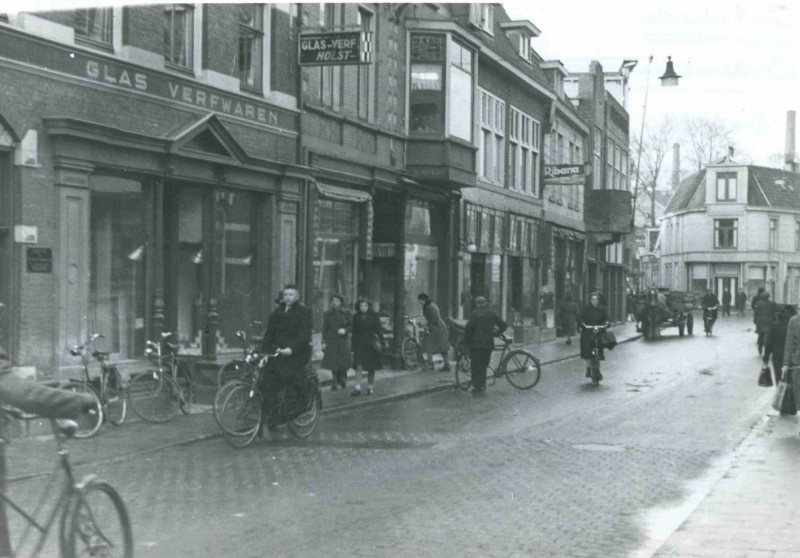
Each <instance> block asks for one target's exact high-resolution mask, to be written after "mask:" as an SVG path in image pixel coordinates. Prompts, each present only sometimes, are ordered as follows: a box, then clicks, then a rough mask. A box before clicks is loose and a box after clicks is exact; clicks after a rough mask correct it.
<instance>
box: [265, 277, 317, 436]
mask: <svg viewBox="0 0 800 558" xmlns="http://www.w3.org/2000/svg"><path fill="white" fill-rule="evenodd" d="M281 297H282V300H281V302H280V303H279V305H278V307H277V308H276V309H275V310H273V311H272V314H270V316H269V321H268V322H267V331H266V332H264V339H263V341H262V343H261V350H262V352H264V353H267V354H270V355H271V354H275V353H276V352H278V353H279V356H278V357H277V358H273V359H270V361H269V364H268V366H267V370H265V374H264V375H263V376H262V385H261V393H262V394H263V396H264V406H265V409H266V410H268V411H269V413H270V414H269V416H268V417H267V428H270V427H274V426H275V425H276V423H277V411H278V392H279V391H280V389H281V388H282V387H288V386H289V385H291V384H294V385H296V386H298V387H299V388H300V390H301V392H302V393H303V394H304V395H305V367H306V365H307V364H308V363H309V361H310V360H311V309H310V308H308V307H307V306H306V305H305V304H303V303H302V302H300V291H299V290H298V289H297V286H295V285H286V286H285V287H284V288H283V292H282V293H281Z"/></svg>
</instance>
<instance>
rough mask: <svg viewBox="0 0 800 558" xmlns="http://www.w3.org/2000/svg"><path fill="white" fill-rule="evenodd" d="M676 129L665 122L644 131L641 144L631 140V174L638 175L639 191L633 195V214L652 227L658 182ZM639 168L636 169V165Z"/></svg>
mask: <svg viewBox="0 0 800 558" xmlns="http://www.w3.org/2000/svg"><path fill="white" fill-rule="evenodd" d="M674 135H675V129H674V126H673V124H672V121H671V120H664V121H663V122H661V124H659V125H658V126H657V127H655V128H648V127H645V131H644V137H643V138H642V142H641V144H640V143H639V139H635V140H634V144H633V153H632V154H631V161H632V162H633V172H634V173H636V174H638V176H634V180H638V184H639V191H638V192H635V195H636V199H635V200H634V203H635V205H634V208H635V211H636V212H638V213H639V214H640V215H642V216H643V217H644V218H645V220H646V221H649V223H650V226H651V227H655V226H656V200H657V197H658V195H657V192H658V185H659V179H660V178H661V171H662V169H663V166H664V161H665V159H666V158H667V156H668V155H669V153H670V149H671V146H672V139H673V137H674ZM638 161H641V162H640V163H639V165H640V167H641V168H636V162H638Z"/></svg>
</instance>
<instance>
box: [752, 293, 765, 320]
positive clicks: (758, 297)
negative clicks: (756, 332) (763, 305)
mask: <svg viewBox="0 0 800 558" xmlns="http://www.w3.org/2000/svg"><path fill="white" fill-rule="evenodd" d="M763 296H764V287H759V288H758V292H757V293H756V295H755V296H754V297H753V300H752V301H751V302H750V308H752V309H753V323H756V306H758V303H759V301H761V298H762V297H763Z"/></svg>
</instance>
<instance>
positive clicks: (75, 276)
mask: <svg viewBox="0 0 800 558" xmlns="http://www.w3.org/2000/svg"><path fill="white" fill-rule="evenodd" d="M291 12H292V8H291V7H290V6H289V5H273V6H266V5H257V4H247V5H215V4H203V5H200V4H188V5H186V4H174V5H173V4H168V5H154V6H130V7H115V8H95V9H80V10H72V11H60V12H40V13H35V14H33V13H8V14H3V15H1V16H0V93H1V95H0V98H2V101H0V199H2V205H0V258H2V261H0V270H2V272H0V273H2V275H1V276H0V302H3V304H4V310H5V311H4V312H3V314H2V316H3V317H2V319H3V324H2V332H3V337H4V339H3V343H4V344H6V345H7V346H8V347H9V349H10V351H11V354H12V356H13V359H14V362H15V364H16V365H17V366H20V367H28V368H27V369H28V370H29V371H35V372H36V375H38V376H39V377H47V376H50V375H54V376H58V375H69V374H70V373H71V370H70V368H72V367H74V366H75V365H76V364H77V363H76V362H75V360H76V359H74V358H73V357H71V356H70V355H69V353H68V352H67V351H66V350H65V348H66V347H68V346H71V345H74V344H77V343H81V342H83V341H85V339H86V336H87V334H88V333H91V332H99V333H102V334H103V335H105V342H104V345H102V346H99V347H98V348H102V349H103V350H107V351H109V352H111V353H112V358H113V359H115V360H120V361H136V360H138V359H141V357H142V352H143V348H144V341H145V339H148V338H153V337H156V336H158V335H159V333H160V332H162V331H174V332H176V333H177V341H178V343H179V344H180V349H181V352H183V353H186V354H190V355H194V356H195V357H196V358H197V359H199V360H203V361H214V360H216V359H217V358H219V357H220V356H222V355H225V354H227V353H229V352H232V351H240V350H241V349H240V348H239V346H238V342H237V340H236V338H235V335H234V333H235V331H236V330H237V329H240V328H246V327H247V324H248V323H250V322H252V321H254V320H261V321H265V320H266V316H267V315H268V313H269V311H271V309H272V307H273V304H272V300H273V298H274V297H275V294H276V292H277V291H278V289H279V288H280V286H281V285H282V284H283V283H285V282H288V281H297V280H298V270H299V269H301V261H300V258H299V257H298V248H299V247H300V246H301V243H302V240H303V235H302V231H303V225H304V222H303V219H304V215H303V211H302V208H303V207H304V202H305V200H304V195H305V193H304V192H305V191H306V190H305V188H304V184H305V183H306V180H308V178H309V176H308V173H307V172H306V171H305V169H304V168H302V167H301V166H299V165H298V162H299V140H298V137H299V112H298V110H297V108H296V107H297V86H298V82H297V73H296V43H295V37H293V36H292V35H293V33H294V30H293V28H292V26H291V25H290V24H289V20H290V18H291V17H292V13H291Z"/></svg>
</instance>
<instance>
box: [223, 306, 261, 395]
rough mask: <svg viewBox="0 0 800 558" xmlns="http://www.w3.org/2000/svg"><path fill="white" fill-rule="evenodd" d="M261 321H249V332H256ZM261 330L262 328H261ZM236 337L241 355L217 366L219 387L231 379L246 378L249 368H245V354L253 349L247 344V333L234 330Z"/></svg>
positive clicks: (259, 327)
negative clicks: (239, 342)
mask: <svg viewBox="0 0 800 558" xmlns="http://www.w3.org/2000/svg"><path fill="white" fill-rule="evenodd" d="M263 325H264V324H263V322H261V321H259V320H255V321H253V322H251V323H250V332H251V333H252V332H257V331H259V330H260V329H261V328H263ZM262 331H263V330H262ZM260 333H261V332H259V333H258V334H255V335H253V337H258V336H259V335H260ZM236 338H237V339H239V341H241V343H242V357H241V358H235V359H233V360H232V361H230V362H226V363H225V364H223V365H222V366H220V367H219V371H218V372H217V387H218V388H221V387H222V386H224V385H225V384H227V383H228V382H230V381H231V380H241V379H246V378H247V377H248V373H249V370H248V368H247V366H248V365H247V362H246V361H247V355H248V354H249V353H251V352H253V350H254V349H252V348H251V347H250V345H249V344H248V342H247V341H248V338H247V333H245V332H244V331H243V330H241V329H240V330H239V331H237V332H236Z"/></svg>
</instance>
